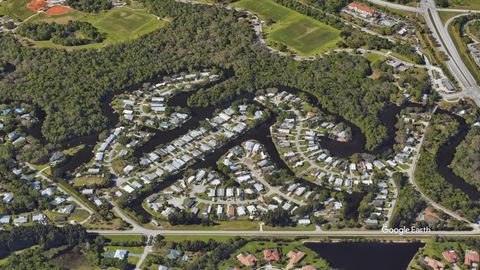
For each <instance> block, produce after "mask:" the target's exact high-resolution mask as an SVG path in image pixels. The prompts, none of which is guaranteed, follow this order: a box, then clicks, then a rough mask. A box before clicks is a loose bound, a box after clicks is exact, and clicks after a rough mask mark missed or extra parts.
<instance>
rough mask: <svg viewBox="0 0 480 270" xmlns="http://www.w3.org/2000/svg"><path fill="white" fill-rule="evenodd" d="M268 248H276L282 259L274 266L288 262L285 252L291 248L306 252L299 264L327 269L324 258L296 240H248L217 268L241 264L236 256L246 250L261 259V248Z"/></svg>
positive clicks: (284, 264)
mask: <svg viewBox="0 0 480 270" xmlns="http://www.w3.org/2000/svg"><path fill="white" fill-rule="evenodd" d="M269 248H270V249H278V251H279V252H280V256H281V259H282V262H281V263H274V266H279V267H282V266H283V267H285V266H286V265H287V263H288V258H287V257H286V254H287V253H288V252H289V251H291V250H294V249H297V250H300V251H302V252H304V253H305V254H306V256H305V257H304V258H303V260H301V261H300V263H299V265H308V264H312V265H315V266H316V267H318V268H319V269H329V267H328V264H327V262H326V261H325V260H323V259H321V258H319V257H318V256H317V254H316V253H315V252H314V251H312V250H310V249H308V248H306V247H304V246H303V245H302V244H301V243H300V242H297V241H293V242H288V241H285V242H284V241H275V242H264V241H261V242H258V241H252V242H249V243H247V244H246V245H245V246H243V247H242V248H240V249H239V250H237V251H236V252H234V253H233V254H232V255H231V256H230V258H229V259H228V260H226V261H224V262H223V263H222V264H221V266H220V267H219V269H226V268H227V267H228V266H241V265H240V263H239V262H238V260H237V259H236V256H237V255H238V254H240V253H241V252H248V253H250V254H253V255H254V256H255V257H256V258H257V259H258V260H262V259H263V254H262V252H263V250H264V249H269Z"/></svg>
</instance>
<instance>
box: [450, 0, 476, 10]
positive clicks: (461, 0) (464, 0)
mask: <svg viewBox="0 0 480 270" xmlns="http://www.w3.org/2000/svg"><path fill="white" fill-rule="evenodd" d="M448 3H449V4H450V5H449V6H448V8H459V9H475V10H480V0H449V1H448Z"/></svg>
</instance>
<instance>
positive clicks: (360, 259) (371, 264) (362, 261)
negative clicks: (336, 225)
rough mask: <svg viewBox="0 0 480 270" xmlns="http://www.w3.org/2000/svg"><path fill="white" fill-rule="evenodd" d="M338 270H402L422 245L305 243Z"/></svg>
mask: <svg viewBox="0 0 480 270" xmlns="http://www.w3.org/2000/svg"><path fill="white" fill-rule="evenodd" d="M305 246H306V247H308V248H309V249H311V250H313V251H315V252H316V253H317V254H318V255H319V256H320V257H322V258H323V259H325V260H326V261H327V262H328V263H329V264H330V266H331V267H333V268H335V269H339V270H405V269H407V266H408V264H409V263H410V261H411V260H412V258H413V257H414V256H415V254H416V253H417V251H418V250H419V248H421V247H423V246H424V244H422V243H344V242H342V243H305Z"/></svg>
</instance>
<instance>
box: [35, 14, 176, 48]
mask: <svg viewBox="0 0 480 270" xmlns="http://www.w3.org/2000/svg"><path fill="white" fill-rule="evenodd" d="M70 20H78V21H86V22H89V23H91V24H92V25H93V26H95V27H96V28H97V29H98V30H99V31H100V32H102V33H106V34H107V38H106V39H105V40H104V41H103V42H102V43H97V44H88V45H83V46H76V47H64V46H58V45H56V44H53V43H52V42H51V41H40V42H34V43H35V45H36V46H37V47H63V48H100V47H103V46H104V45H105V44H114V43H119V42H124V41H127V40H132V39H135V38H137V37H139V36H142V35H144V34H147V33H150V32H153V31H155V30H156V29H157V28H159V27H162V26H164V25H165V24H166V23H167V22H166V21H164V20H159V19H157V17H156V16H154V15H152V14H149V13H147V12H146V11H144V10H139V9H132V8H129V7H120V8H113V9H111V10H108V11H103V12H100V13H98V14H88V13H84V12H80V11H77V10H74V11H72V12H69V13H67V14H63V15H55V16H50V15H46V14H44V13H42V14H38V15H37V16H35V17H34V19H33V20H32V21H38V22H48V23H52V22H56V23H67V22H68V21H70Z"/></svg>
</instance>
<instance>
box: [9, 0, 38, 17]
mask: <svg viewBox="0 0 480 270" xmlns="http://www.w3.org/2000/svg"><path fill="white" fill-rule="evenodd" d="M28 2H30V0H5V1H3V2H2V3H1V4H0V15H7V16H10V17H12V18H14V19H15V20H17V21H23V20H25V19H27V18H28V17H30V16H32V15H34V14H35V12H33V11H31V10H29V9H28V8H27V3H28Z"/></svg>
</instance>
